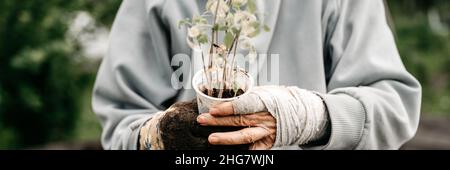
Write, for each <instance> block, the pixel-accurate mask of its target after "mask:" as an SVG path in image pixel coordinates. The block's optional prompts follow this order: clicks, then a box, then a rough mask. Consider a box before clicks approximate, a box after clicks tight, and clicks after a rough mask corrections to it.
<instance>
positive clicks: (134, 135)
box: [127, 115, 153, 150]
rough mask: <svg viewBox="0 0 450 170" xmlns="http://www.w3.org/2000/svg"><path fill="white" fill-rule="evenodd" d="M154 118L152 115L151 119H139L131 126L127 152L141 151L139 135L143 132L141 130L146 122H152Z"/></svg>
mask: <svg viewBox="0 0 450 170" xmlns="http://www.w3.org/2000/svg"><path fill="white" fill-rule="evenodd" d="M152 117H153V115H151V116H150V117H146V118H142V119H139V120H137V121H136V122H134V123H133V124H132V125H131V126H130V129H131V134H130V137H129V138H128V142H127V143H128V145H127V150H139V135H140V132H141V128H142V126H144V125H145V122H147V121H148V120H150V119H151V118H152Z"/></svg>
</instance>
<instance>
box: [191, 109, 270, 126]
mask: <svg viewBox="0 0 450 170" xmlns="http://www.w3.org/2000/svg"><path fill="white" fill-rule="evenodd" d="M197 122H198V123H199V124H200V125H202V126H257V125H260V124H263V125H265V126H267V127H273V126H275V123H276V120H275V118H274V117H273V116H272V115H271V114H270V113H268V112H261V113H255V114H248V115H233V116H224V117H214V116H212V115H211V114H207V113H206V114H201V115H199V116H198V117H197Z"/></svg>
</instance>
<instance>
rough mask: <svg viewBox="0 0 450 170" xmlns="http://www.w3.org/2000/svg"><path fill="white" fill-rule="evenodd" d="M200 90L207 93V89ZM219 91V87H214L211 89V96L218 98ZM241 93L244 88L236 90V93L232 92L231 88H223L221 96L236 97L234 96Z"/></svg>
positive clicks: (225, 97) (226, 97)
mask: <svg viewBox="0 0 450 170" xmlns="http://www.w3.org/2000/svg"><path fill="white" fill-rule="evenodd" d="M202 92H203V94H206V95H208V90H207V89H204V90H202ZM219 92H220V90H219V89H216V88H214V89H213V93H212V97H216V98H218V97H219ZM242 94H244V90H242V89H239V90H238V91H237V92H236V95H235V92H234V90H233V89H224V90H223V94H222V98H224V99H228V98H233V97H236V96H240V95H242Z"/></svg>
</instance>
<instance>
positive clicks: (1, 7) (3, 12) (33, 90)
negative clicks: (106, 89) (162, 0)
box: [0, 0, 121, 148]
mask: <svg viewBox="0 0 450 170" xmlns="http://www.w3.org/2000/svg"><path fill="white" fill-rule="evenodd" d="M120 3H121V1H117V0H73V1H61V0H27V1H16V0H2V1H0V25H1V27H0V148H1V147H4V148H21V147H28V146H33V145H37V144H42V143H45V142H47V141H50V140H63V139H65V138H67V137H70V136H71V135H72V131H73V128H74V124H75V121H76V120H77V118H78V115H79V112H80V109H79V104H80V102H81V101H80V99H81V98H80V93H81V91H82V90H83V89H84V88H86V87H88V85H89V84H90V83H92V79H93V76H94V74H93V73H90V72H86V71H83V69H81V68H82V66H83V63H84V62H86V61H85V60H86V58H85V57H83V56H82V53H81V52H80V51H81V50H80V45H79V44H78V43H77V42H76V41H74V40H71V39H69V38H67V30H68V28H69V26H70V25H69V24H70V21H71V20H72V19H73V17H74V14H75V13H76V12H77V11H80V10H83V11H88V12H89V13H91V15H92V16H93V17H94V18H95V19H96V20H97V21H98V23H100V24H104V25H107V26H108V25H110V24H111V22H112V21H113V18H114V16H115V13H116V10H117V9H118V6H119V4H120Z"/></svg>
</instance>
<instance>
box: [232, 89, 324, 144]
mask: <svg viewBox="0 0 450 170" xmlns="http://www.w3.org/2000/svg"><path fill="white" fill-rule="evenodd" d="M233 106H234V107H235V108H234V110H235V112H238V114H242V113H239V112H247V113H252V112H255V111H268V112H270V113H271V114H272V116H273V117H275V118H276V121H277V133H276V140H275V143H274V145H273V147H279V146H290V145H304V144H307V143H308V142H311V141H314V140H317V139H318V138H320V137H321V136H323V134H324V131H325V128H326V124H327V121H328V120H327V119H328V117H327V115H326V109H325V106H324V104H323V101H322V99H321V98H320V97H319V96H318V95H316V94H314V93H313V92H310V91H307V90H303V89H300V88H298V87H283V86H264V87H258V88H255V90H253V91H252V92H251V93H249V94H248V96H247V97H245V99H241V100H238V101H236V102H234V103H233Z"/></svg>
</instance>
